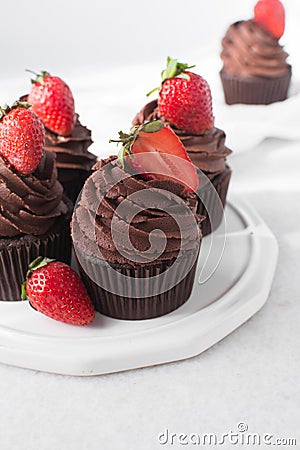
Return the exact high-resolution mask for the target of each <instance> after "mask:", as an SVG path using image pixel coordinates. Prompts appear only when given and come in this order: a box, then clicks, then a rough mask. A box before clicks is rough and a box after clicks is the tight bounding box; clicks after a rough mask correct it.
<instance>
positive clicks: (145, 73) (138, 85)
mask: <svg viewBox="0 0 300 450" xmlns="http://www.w3.org/2000/svg"><path fill="white" fill-rule="evenodd" d="M254 3H255V1H252V0H227V1H225V0H219V1H218V0H209V1H208V0H207V1H203V0H193V1H191V0H186V1H185V2H183V1H178V0H172V1H169V0H164V1H162V0H161V1H157V0H153V1H152V2H142V1H134V0H129V1H124V2H121V1H116V0H112V1H109V2H104V1H92V0H87V1H81V2H79V1H77V0H76V1H73V2H71V1H58V0H52V1H51V2H50V1H49V2H42V0H39V1H37V0H32V1H31V2H21V1H11V2H5V3H4V2H2V4H1V36H2V37H1V63H2V64H1V75H0V77H1V83H0V102H1V103H5V102H7V101H9V102H11V101H12V100H14V99H15V98H17V97H18V96H19V95H21V94H23V93H25V92H28V89H29V77H28V74H26V73H25V72H24V69H25V68H31V69H35V70H40V69H48V70H49V71H51V72H53V73H55V74H58V75H60V76H62V77H63V78H65V79H66V81H68V82H69V84H70V86H71V87H72V88H73V91H74V96H75V100H76V105H77V107H76V109H77V111H78V112H79V113H80V115H81V117H82V119H83V122H84V123H85V124H87V125H88V126H89V127H90V128H92V130H93V134H94V139H95V144H94V147H93V148H94V152H95V153H97V154H103V153H107V152H108V151H110V150H109V149H108V148H107V141H108V139H109V138H110V137H112V133H115V132H116V131H118V129H119V128H120V127H128V126H129V124H130V120H131V118H132V116H133V114H134V112H136V111H137V109H138V108H139V107H140V106H141V105H142V104H143V102H144V101H145V92H147V91H148V90H149V88H152V87H153V86H155V85H156V84H157V83H158V82H159V72H160V69H161V68H162V67H163V65H164V61H165V57H166V56H167V55H168V54H170V55H171V56H174V57H177V58H178V59H181V60H183V61H187V62H190V63H193V62H196V63H197V71H198V72H199V73H201V74H203V75H205V76H206V77H207V78H208V80H209V81H210V83H211V85H212V90H213V94H214V106H215V116H216V123H217V125H218V126H221V127H222V128H224V129H225V131H227V134H228V142H230V143H232V144H233V143H234V144H235V145H234V148H233V150H234V152H235V153H234V155H233V156H232V157H231V159H230V165H231V166H232V168H233V171H234V176H233V179H232V183H231V188H230V189H231V191H232V192H234V193H235V194H237V193H240V194H241V195H242V196H243V197H245V198H246V199H248V200H249V201H251V203H252V204H253V205H254V206H255V207H256V208H257V209H258V211H259V213H260V214H261V215H262V217H263V218H264V220H265V221H266V222H267V224H268V225H269V227H270V228H271V229H272V230H273V232H274V233H275V235H276V237H277V239H278V241H279V248H280V258H279V263H278V269H277V271H276V275H275V280H274V284H273V287H272V290H271V294H270V298H269V300H268V302H267V305H266V306H265V307H264V308H263V309H262V311H260V312H259V313H258V314H257V315H256V316H255V317H254V318H253V319H251V320H250V321H249V322H248V323H246V324H245V325H244V326H242V327H241V328H240V329H239V330H237V331H236V332H235V333H233V334H232V335H230V336H229V337H228V338H226V339H225V340H224V341H222V342H221V343H219V344H218V345H217V346H215V347H214V348H212V349H211V350H209V351H208V352H206V353H205V354H203V355H202V356H200V357H197V358H193V359H192V360H189V361H185V362H180V363H173V364H170V365H166V366H161V367H154V368H150V369H142V370H137V371H132V372H128V373H122V374H116V375H107V376H103V377H97V378H93V379H79V378H72V377H64V376H55V375H48V374H43V373H38V372H34V371H30V370H24V369H18V368H14V367H9V366H5V365H0V412H1V420H0V449H1V450H23V449H24V450H25V449H26V450H28V449H30V450H50V449H51V450H53V449H59V450H83V449H89V450H100V449H101V450H102V449H104V450H119V449H120V450H122V449H126V450H135V449H136V450H140V449H143V450H147V449H149V450H153V449H156V448H163V447H162V446H159V445H158V443H157V435H158V434H159V433H160V432H162V431H163V430H164V429H166V428H169V429H170V430H171V431H172V432H177V433H180V432H184V433H191V432H198V433H200V432H207V433H213V432H218V433H224V432H227V431H229V430H230V429H232V430H235V429H236V424H237V423H238V422H239V421H245V422H247V423H248V425H249V431H252V432H261V433H271V434H274V435H275V436H277V437H297V438H298V445H300V444H299V443H300V435H299V419H298V417H299V415H300V410H299V404H300V402H299V400H300V399H299V382H298V379H299V351H300V337H299V314H300V306H299V305H300V302H299V291H300V290H299V282H298V279H299V272H300V262H299V248H300V244H299V242H300V231H299V222H300V211H299V192H300V182H299V173H300V145H299V144H300V142H299V140H297V139H296V138H297V132H298V130H299V129H300V127H299V117H300V113H299V101H298V100H297V98H298V96H294V97H293V98H292V99H291V100H289V101H287V102H286V103H284V104H282V105H281V104H277V105H275V106H274V107H267V108H260V107H258V108H254V109H253V108H251V107H246V108H243V107H238V108H235V107H233V108H230V109H228V108H227V109H226V107H225V106H224V104H223V100H222V98H223V97H222V91H221V87H220V84H218V82H217V78H218V73H217V72H218V69H219V68H220V61H219V58H218V53H219V49H220V40H221V37H222V36H223V34H224V32H225V30H226V28H227V26H228V25H229V24H230V23H232V22H234V21H235V20H238V19H242V18H246V19H247V18H249V17H251V11H252V7H253V5H254ZM284 3H285V5H286V10H287V31H286V33H285V35H284V37H283V38H282V43H283V44H285V45H286V50H287V51H288V52H289V53H290V62H291V63H292V65H293V70H294V85H295V86H297V81H298V80H299V79H300V73H299V70H300V69H299V68H300V58H299V56H300V55H299V42H300V36H299V35H300V27H299V23H300V2H299V0H285V2H284ZM241 123H243V124H244V128H243V130H242V128H241ZM245 124H246V125H245ZM274 124H275V125H276V126H275V127H274ZM291 124H292V125H291ZM233 125H234V126H233ZM290 125H291V126H290ZM289 126H290V129H289V128H288V127H289ZM287 129H288V130H289V132H288V133H286V130H287ZM241 130H242V132H241ZM258 130H259V132H258ZM264 130H268V131H264ZM292 134H293V136H292ZM274 136H276V137H277V138H278V137H282V138H285V139H275V138H274ZM291 137H293V139H290V138H291ZM298 137H299V136H298ZM263 138H268V139H267V140H264V141H263ZM287 138H289V139H287ZM251 139H253V140H251ZM242 150H243V151H242ZM0 345H1V343H0ZM165 448H166V447H165ZM170 448H182V446H172V447H170ZM228 448H229V447H228ZM233 448H234V447H233ZM235 448H238V447H236V446H235Z"/></svg>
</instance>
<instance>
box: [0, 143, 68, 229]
mask: <svg viewBox="0 0 300 450" xmlns="http://www.w3.org/2000/svg"><path fill="white" fill-rule="evenodd" d="M62 192H63V188H62V186H61V184H60V183H59V182H58V181H57V170H56V167H55V154H54V153H52V152H47V151H45V152H44V155H43V157H42V159H41V161H40V164H39V166H38V168H37V169H36V171H35V172H34V173H32V174H30V175H21V174H19V173H18V172H17V171H16V170H15V169H14V168H13V167H12V166H11V165H10V164H9V163H8V162H7V160H6V159H5V158H4V157H2V156H1V155H0V237H14V236H19V235H24V234H32V235H35V236H40V235H43V234H45V233H47V232H48V231H49V230H50V229H51V227H52V226H53V225H54V223H55V221H56V220H57V219H58V218H59V217H60V216H62V215H65V214H67V212H68V207H67V205H66V204H65V203H64V202H63V200H62Z"/></svg>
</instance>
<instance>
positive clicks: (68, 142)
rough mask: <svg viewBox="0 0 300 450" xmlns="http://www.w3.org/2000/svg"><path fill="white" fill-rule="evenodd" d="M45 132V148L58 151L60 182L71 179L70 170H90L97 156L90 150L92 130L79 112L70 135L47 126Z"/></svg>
mask: <svg viewBox="0 0 300 450" xmlns="http://www.w3.org/2000/svg"><path fill="white" fill-rule="evenodd" d="M20 100H21V101H27V95H23V96H22V97H21V98H20ZM45 132H46V136H45V144H46V145H45V148H46V150H49V151H52V152H55V153H56V167H57V168H58V173H59V181H60V182H62V183H63V182H64V181H68V180H69V179H70V174H69V171H72V170H82V171H87V172H90V170H91V168H92V166H93V165H94V164H95V162H96V160H97V157H96V156H95V155H94V154H93V153H91V152H89V151H88V148H89V147H90V145H91V144H92V143H93V140H92V137H91V131H90V130H89V129H88V128H87V127H85V126H83V125H82V124H81V122H80V120H79V115H78V114H75V123H74V128H73V131H72V134H71V135H70V136H60V135H58V134H55V133H53V132H52V131H50V130H49V129H48V128H46V127H45ZM71 178H72V177H71Z"/></svg>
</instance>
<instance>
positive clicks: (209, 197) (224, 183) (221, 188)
mask: <svg viewBox="0 0 300 450" xmlns="http://www.w3.org/2000/svg"><path fill="white" fill-rule="evenodd" d="M231 173H232V172H231V169H230V167H227V168H226V170H225V171H224V172H223V173H221V174H220V175H218V176H217V177H216V178H215V179H213V180H212V181H211V183H212V184H213V186H214V188H215V190H216V192H217V194H218V196H219V198H220V200H221V203H220V202H219V201H218V200H217V201H216V199H218V197H217V196H216V194H215V192H214V191H213V189H212V188H211V186H210V185H208V186H206V187H205V188H203V189H201V190H200V191H199V192H198V195H199V197H200V199H201V200H202V201H200V200H199V203H198V208H197V213H198V214H200V215H202V216H205V217H206V219H205V220H204V222H202V223H201V229H202V234H203V236H207V235H208V234H210V233H211V232H212V231H215V230H216V229H217V228H218V226H219V225H220V223H221V222H222V219H223V215H224V210H223V208H224V206H225V204H226V197H227V192H228V187H229V182H230V178H231ZM204 205H206V207H205V206H204ZM207 210H208V211H209V214H210V216H209V215H208V214H207Z"/></svg>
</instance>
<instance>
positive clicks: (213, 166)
mask: <svg viewBox="0 0 300 450" xmlns="http://www.w3.org/2000/svg"><path fill="white" fill-rule="evenodd" d="M152 120H160V121H162V122H164V123H165V124H166V125H168V126H170V127H171V128H172V129H173V131H174V132H175V133H176V134H177V136H178V137H179V139H180V140H181V141H182V143H183V145H184V146H185V148H186V151H187V152H188V154H189V157H190V158H191V160H192V162H193V163H194V164H195V166H197V167H198V169H200V170H201V171H202V172H203V173H204V174H205V175H206V176H207V177H208V178H209V179H212V178H214V177H215V176H216V175H218V174H220V173H222V172H223V171H224V170H225V168H226V157H227V156H228V155H230V153H231V150H229V148H227V147H226V146H225V138H226V135H225V133H224V131H222V130H219V129H218V128H216V127H213V128H212V129H211V130H209V131H207V132H206V133H204V134H199V135H195V134H189V133H186V132H185V131H184V130H179V129H178V128H176V127H174V126H173V125H172V124H170V123H169V122H168V121H167V120H166V119H165V118H164V117H163V116H161V115H160V112H159V108H158V104H157V100H152V101H151V102H150V103H147V104H146V105H145V106H144V107H143V108H142V109H141V111H140V112H139V113H138V114H137V115H136V116H135V118H134V119H133V121H132V124H133V125H142V124H143V123H145V122H151V121H152Z"/></svg>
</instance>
